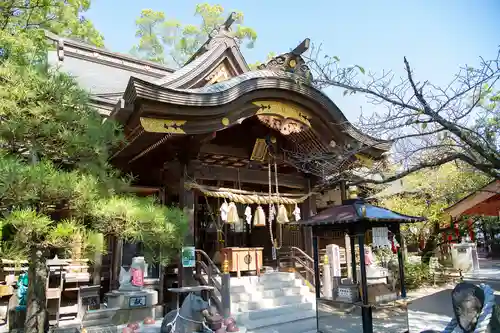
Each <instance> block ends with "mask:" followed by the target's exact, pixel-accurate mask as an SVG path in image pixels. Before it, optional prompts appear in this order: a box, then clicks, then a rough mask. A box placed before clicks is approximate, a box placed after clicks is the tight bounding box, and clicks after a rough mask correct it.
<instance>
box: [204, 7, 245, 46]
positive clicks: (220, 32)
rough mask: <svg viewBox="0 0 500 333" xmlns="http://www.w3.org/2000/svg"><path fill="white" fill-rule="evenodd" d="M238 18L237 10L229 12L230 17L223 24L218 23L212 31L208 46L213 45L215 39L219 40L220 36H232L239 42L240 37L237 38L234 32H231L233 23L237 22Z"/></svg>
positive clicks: (231, 37)
mask: <svg viewBox="0 0 500 333" xmlns="http://www.w3.org/2000/svg"><path fill="white" fill-rule="evenodd" d="M237 18H238V14H237V13H236V12H232V13H231V14H229V16H228V18H227V19H226V21H225V22H224V23H222V24H218V25H217V26H216V27H215V28H214V29H213V30H212V32H210V34H209V37H208V39H209V41H208V45H207V46H208V47H210V46H211V45H212V41H213V40H217V39H219V38H230V39H232V40H234V41H235V42H238V38H236V37H235V36H234V35H233V34H231V31H232V30H231V26H232V25H233V23H234V22H236V20H237Z"/></svg>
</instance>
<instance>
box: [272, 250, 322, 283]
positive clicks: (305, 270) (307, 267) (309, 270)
mask: <svg viewBox="0 0 500 333" xmlns="http://www.w3.org/2000/svg"><path fill="white" fill-rule="evenodd" d="M321 252H325V251H324V250H323V251H320V257H321V255H322V253H321ZM278 265H279V266H283V265H286V266H288V268H290V269H291V270H293V272H294V273H295V275H297V277H298V278H300V279H302V280H303V281H304V282H305V283H306V285H308V286H309V288H310V289H311V291H314V290H315V287H316V282H315V279H314V259H313V258H311V256H309V255H308V254H307V253H305V252H304V251H303V250H302V249H300V248H298V247H296V246H290V247H283V248H282V249H280V253H279V263H278ZM319 269H320V277H321V276H322V272H323V263H322V261H320V264H319ZM320 281H321V279H320Z"/></svg>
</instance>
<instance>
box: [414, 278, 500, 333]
mask: <svg viewBox="0 0 500 333" xmlns="http://www.w3.org/2000/svg"><path fill="white" fill-rule="evenodd" d="M451 299H452V304H453V311H454V318H453V319H452V320H451V321H450V323H449V324H448V325H447V326H446V328H445V329H444V330H443V331H442V332H439V331H434V330H427V331H423V332H421V333H455V332H460V333H497V332H500V307H499V306H498V305H496V303H495V295H494V293H493V289H491V287H490V286H487V285H484V284H481V286H479V287H478V286H476V285H474V284H471V283H467V282H462V283H459V284H458V285H457V286H456V287H455V289H453V291H452V293H451Z"/></svg>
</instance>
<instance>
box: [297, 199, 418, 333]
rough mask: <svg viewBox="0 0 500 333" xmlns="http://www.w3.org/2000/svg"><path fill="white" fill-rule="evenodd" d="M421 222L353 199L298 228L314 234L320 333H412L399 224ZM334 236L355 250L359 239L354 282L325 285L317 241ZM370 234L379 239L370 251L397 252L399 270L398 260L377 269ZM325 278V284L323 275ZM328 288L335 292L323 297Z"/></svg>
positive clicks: (306, 221)
mask: <svg viewBox="0 0 500 333" xmlns="http://www.w3.org/2000/svg"><path fill="white" fill-rule="evenodd" d="M423 220H424V219H423V218H420V217H412V216H406V215H402V214H398V213H395V212H393V211H390V210H388V209H385V208H381V207H377V206H373V205H371V204H369V203H367V202H364V201H363V200H360V199H354V200H345V201H343V204H342V205H340V206H334V207H331V208H328V209H326V210H324V211H323V212H321V213H320V214H318V215H316V216H314V217H312V218H310V219H308V220H305V221H300V222H297V223H296V224H298V225H300V226H304V227H312V230H313V252H314V271H315V290H316V300H317V304H316V311H317V325H318V332H323V333H326V332H339V331H342V329H345V331H349V332H351V331H352V332H364V333H373V332H377V333H403V332H408V331H409V329H408V316H407V303H406V300H405V299H406V289H405V282H404V266H403V255H402V252H401V249H400V248H399V246H398V241H399V239H400V238H399V237H400V224H401V223H413V222H420V221H423ZM332 230H333V231H341V232H344V233H345V234H348V235H349V237H350V242H351V248H353V249H354V248H355V240H356V239H357V242H358V249H359V250H358V251H353V252H352V267H351V268H350V269H351V270H352V277H353V278H352V279H350V278H343V277H336V276H331V279H332V281H331V282H329V281H321V274H320V266H321V264H322V263H321V262H320V257H319V250H318V237H321V235H322V234H323V233H324V232H327V231H332ZM369 230H372V231H374V234H376V235H377V237H375V239H374V243H373V244H372V247H380V248H386V249H387V250H388V251H392V250H394V252H396V253H395V257H397V264H396V260H394V261H393V262H392V263H388V264H386V265H385V266H386V267H382V266H378V265H377V264H376V263H375V261H374V259H373V255H372V247H367V246H365V235H366V233H367V231H369ZM356 252H358V253H359V255H357V254H356ZM358 265H359V267H358ZM323 268H324V267H323ZM322 276H323V278H324V276H325V273H324V272H323V275H322ZM333 281H335V283H333ZM338 281H340V283H338ZM329 285H331V288H332V289H333V290H332V292H325V288H326V289H328V288H329Z"/></svg>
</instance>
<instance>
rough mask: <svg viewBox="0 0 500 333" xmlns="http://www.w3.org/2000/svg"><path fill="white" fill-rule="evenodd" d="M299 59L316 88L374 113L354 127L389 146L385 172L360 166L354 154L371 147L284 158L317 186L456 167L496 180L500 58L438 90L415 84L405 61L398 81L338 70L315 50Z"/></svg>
mask: <svg viewBox="0 0 500 333" xmlns="http://www.w3.org/2000/svg"><path fill="white" fill-rule="evenodd" d="M305 58H306V61H307V63H308V65H309V67H310V69H311V72H312V74H313V78H312V84H313V85H315V86H316V87H317V88H319V89H322V88H328V87H335V88H341V89H343V90H344V95H352V94H359V93H361V94H363V95H365V96H366V98H367V101H368V103H371V104H373V105H376V106H378V107H379V108H377V109H376V110H375V112H373V113H371V114H368V115H367V114H363V113H362V115H361V117H360V118H359V120H358V122H357V126H358V127H359V128H360V129H361V130H362V131H363V132H365V133H367V134H369V135H371V136H374V137H378V138H380V139H382V140H389V141H392V142H393V147H392V150H391V154H390V158H389V160H390V164H392V165H393V166H394V167H393V168H387V163H384V162H383V161H372V162H373V164H374V165H372V166H370V167H369V168H367V167H362V163H360V162H359V158H358V157H359V154H361V155H367V154H366V152H367V151H368V150H369V149H370V148H372V147H369V146H366V145H365V146H362V147H355V148H354V149H352V148H348V147H337V149H336V150H332V151H331V152H328V153H310V154H308V155H307V156H302V155H300V154H299V153H297V152H287V155H288V157H289V161H290V163H291V164H292V165H294V166H296V167H297V168H298V169H300V170H302V171H305V172H309V173H312V174H314V175H316V176H317V177H319V178H320V179H322V182H323V184H327V183H332V182H338V181H347V182H349V183H351V184H361V183H371V184H382V183H387V182H391V181H394V180H397V179H399V178H401V177H404V176H406V175H408V174H410V173H412V172H415V171H418V170H422V169H426V168H432V167H436V166H439V165H441V164H444V163H448V162H450V161H454V160H461V161H464V162H466V163H467V164H469V165H471V166H472V167H474V168H476V169H478V170H480V171H482V172H484V173H486V174H488V175H489V176H491V177H492V178H494V179H500V152H499V151H500V135H499V133H500V93H496V92H495V91H498V90H500V88H498V86H497V83H498V81H499V80H500V62H499V59H500V52H498V53H497V54H496V56H495V57H494V58H493V59H491V60H485V59H483V58H481V59H480V62H479V64H478V66H476V67H472V66H465V67H463V68H460V69H459V70H458V72H457V74H456V75H455V76H454V77H452V78H451V79H450V82H449V84H447V85H445V86H437V85H435V84H433V83H431V82H429V81H418V80H417V79H416V76H415V74H414V70H413V69H412V68H411V66H410V63H409V61H408V60H407V58H406V57H405V58H404V59H403V63H404V69H405V76H403V77H400V78H397V77H396V75H395V74H394V73H393V72H391V71H382V72H381V73H378V74H377V73H373V72H365V69H364V68H362V67H360V66H350V67H341V66H340V65H339V62H340V59H339V58H338V57H330V56H327V55H324V54H323V52H322V50H321V45H320V46H319V47H313V48H312V49H311V52H310V53H309V54H308V55H307V56H305ZM380 110H382V111H380ZM360 170H361V171H360Z"/></svg>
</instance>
